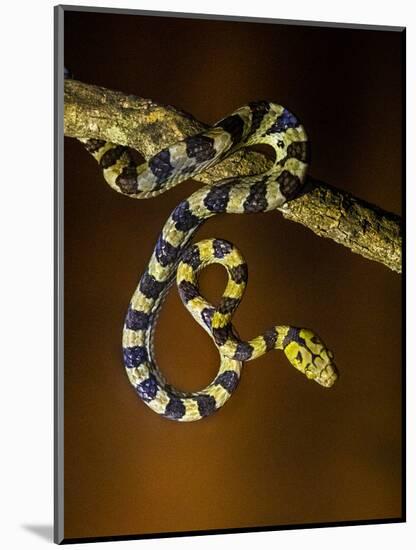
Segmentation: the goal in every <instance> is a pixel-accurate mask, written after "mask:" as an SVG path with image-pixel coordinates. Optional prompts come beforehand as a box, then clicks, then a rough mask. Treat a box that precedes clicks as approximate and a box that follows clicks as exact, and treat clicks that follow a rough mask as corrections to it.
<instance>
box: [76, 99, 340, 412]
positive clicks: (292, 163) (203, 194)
mask: <svg viewBox="0 0 416 550" xmlns="http://www.w3.org/2000/svg"><path fill="white" fill-rule="evenodd" d="M81 141H83V143H84V144H85V146H86V148H87V150H88V151H89V152H90V153H91V154H92V155H93V156H94V158H95V159H96V160H97V161H98V163H99V165H100V166H101V167H102V169H103V172H104V177H105V179H106V181H107V182H108V184H109V185H110V186H111V187H113V188H114V189H115V190H116V191H118V192H120V193H123V194H125V195H128V196H130V197H133V198H149V197H153V196H156V195H158V194H159V193H162V192H164V191H166V190H167V189H169V188H170V187H172V186H174V185H176V184H178V183H180V182H181V181H183V180H185V179H188V178H189V177H192V176H193V175H195V174H198V173H200V172H202V171H203V170H206V169H207V168H209V167H210V166H213V165H214V164H216V163H218V162H220V161H221V160H222V159H224V158H225V157H226V156H228V155H230V154H231V153H233V152H234V151H236V150H237V149H239V148H241V147H245V146H250V145H255V144H267V145H270V146H272V147H273V149H274V151H275V160H274V164H273V166H272V168H271V169H270V170H268V171H267V172H266V173H263V174H261V175H257V176H247V177H235V178H227V179H225V180H222V181H219V182H216V183H215V184H214V185H209V186H204V187H202V188H200V189H199V190H198V191H196V192H195V193H193V194H192V195H191V196H190V197H189V198H188V199H186V200H184V201H182V202H181V203H180V204H179V205H178V206H177V207H176V208H175V209H174V211H173V212H172V213H171V215H170V216H169V218H168V220H167V222H166V223H165V226H164V227H163V230H162V232H161V234H160V236H159V238H158V240H157V242H156V246H155V248H154V251H153V254H152V256H151V258H150V261H149V264H148V266H147V269H146V271H145V272H144V273H143V275H142V277H141V279H140V282H139V284H138V286H137V288H136V291H135V292H134V294H133V297H132V299H131V302H130V305H129V308H128V312H127V315H126V319H125V324H124V329H123V355H124V364H125V368H126V371H127V375H128V377H129V380H130V382H131V384H132V385H133V387H134V388H135V390H136V392H137V393H138V395H139V396H140V398H141V399H142V400H143V401H144V402H145V403H146V404H147V405H148V406H149V407H150V408H151V409H152V410H153V411H155V412H156V413H158V414H160V415H163V416H164V417H166V418H169V419H172V420H178V421H193V420H199V419H201V418H203V417H206V416H208V415H210V414H212V413H213V412H215V411H216V410H218V409H219V408H220V407H222V406H223V405H224V403H225V402H226V401H227V400H228V399H229V398H230V396H231V395H232V393H233V391H234V390H235V388H236V386H237V384H238V381H239V378H240V373H241V367H242V363H243V362H244V361H250V360H252V359H255V358H257V357H259V356H261V355H263V354H264V353H266V352H268V351H270V350H273V349H278V350H283V351H284V353H285V354H286V356H287V358H288V359H289V361H290V362H291V363H292V365H294V366H295V367H296V368H297V369H298V370H300V371H301V372H302V373H304V374H305V375H306V376H307V377H308V378H310V379H312V380H315V381H316V382H318V383H319V384H321V385H322V386H325V387H330V386H332V385H333V383H334V382H335V380H336V378H337V372H336V368H335V365H334V364H333V355H332V353H331V352H330V351H329V350H328V349H327V348H326V346H325V345H324V344H323V343H322V341H321V340H320V339H319V338H318V336H317V335H316V334H314V333H313V332H312V331H310V330H307V329H303V328H296V327H291V326H285V325H282V326H275V327H273V328H271V329H269V330H267V331H266V332H264V333H263V334H262V335H261V336H258V337H257V338H254V339H253V340H250V341H248V342H244V341H241V340H240V339H239V337H238V335H237V333H236V331H235V330H234V328H233V326H232V324H231V319H232V316H233V314H234V312H235V310H236V308H237V306H238V304H239V302H240V300H241V298H242V295H243V292H244V289H245V286H246V283H247V265H246V263H245V261H244V259H243V257H242V256H241V253H240V252H239V251H238V250H237V249H236V248H235V247H234V246H233V245H232V244H231V243H229V242H227V241H224V240H221V239H209V240H204V241H201V242H199V243H197V244H194V245H192V246H191V245H189V241H190V239H191V237H192V236H193V234H194V233H195V231H196V230H197V229H198V227H199V226H200V225H201V224H202V223H203V222H204V221H205V220H206V219H208V218H210V217H212V216H215V215H217V214H222V213H232V214H251V213H258V212H267V211H270V210H273V209H276V208H278V207H280V206H282V205H283V204H284V203H285V202H286V201H288V200H290V199H292V198H293V197H295V196H296V195H297V194H298V193H299V190H300V189H301V187H302V184H303V181H304V178H305V173H306V168H307V161H308V140H307V136H306V133H305V130H304V128H303V126H302V125H301V124H300V123H299V121H298V120H297V118H296V117H295V116H294V115H293V114H292V113H290V112H289V111H288V110H287V109H285V108H284V107H282V106H281V105H278V104H275V103H270V102H267V101H260V102H253V103H250V104H248V105H245V106H244V107H241V108H240V109H238V110H236V111H235V112H233V113H232V114H231V115H229V116H227V117H226V118H223V119H222V120H220V121H219V122H217V123H216V124H215V125H214V126H212V127H211V128H209V129H208V130H206V131H204V132H202V133H200V134H197V135H194V136H191V137H188V138H186V139H184V140H182V141H179V142H177V143H174V144H173V145H171V146H170V147H167V148H165V149H163V150H162V151H160V152H159V153H157V154H156V155H154V156H153V157H152V158H151V159H150V160H149V161H148V162H143V163H140V164H139V163H138V161H137V160H136V157H135V156H134V155H133V154H132V152H131V150H130V149H129V148H127V147H124V146H122V145H116V144H113V143H108V142H105V141H101V140H97V139H88V140H81ZM214 262H216V263H220V264H222V265H223V266H224V267H225V269H226V270H227V273H228V284H227V286H226V289H225V291H224V294H223V296H222V299H221V301H220V303H219V305H218V306H214V305H212V304H210V303H209V302H207V301H206V300H205V299H204V298H203V297H202V296H201V295H200V293H199V289H198V281H197V274H198V271H200V270H201V269H202V268H203V267H205V266H206V265H208V264H210V263H214ZM175 275H176V279H177V285H178V289H179V294H180V297H181V299H182V301H183V303H184V304H185V306H186V307H187V309H188V310H189V311H190V313H191V314H192V316H193V317H194V319H195V320H196V321H197V322H198V323H199V324H200V325H201V326H202V327H203V328H204V329H205V330H206V331H207V332H208V334H209V335H210V336H211V338H212V339H213V341H214V343H215V345H216V346H217V348H218V351H219V354H220V359H221V365H220V369H219V372H218V374H217V376H216V377H215V379H214V381H213V382H212V383H211V384H209V385H208V386H207V387H206V388H204V389H203V390H201V391H197V392H182V391H179V390H177V389H176V388H174V387H172V386H171V385H170V384H168V383H167V381H166V380H165V378H164V376H163V374H162V373H161V371H160V369H159V368H158V366H157V363H156V360H155V356H154V349H153V333H154V330H155V326H156V321H157V316H158V311H159V310H160V307H161V305H162V302H163V299H164V297H165V295H166V293H167V291H168V289H169V287H170V286H171V284H172V282H173V281H174V279H175ZM195 359H196V360H197V358H195Z"/></svg>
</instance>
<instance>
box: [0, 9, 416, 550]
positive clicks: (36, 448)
mask: <svg viewBox="0 0 416 550" xmlns="http://www.w3.org/2000/svg"><path fill="white" fill-rule="evenodd" d="M54 4H55V3H54V2H52V1H50V0H37V2H19V3H12V2H8V3H3V5H2V16H1V20H0V25H1V28H0V40H1V51H2V65H1V73H2V78H1V81H2V84H1V91H2V94H1V103H0V104H1V106H2V115H1V118H0V120H1V136H2V155H1V158H2V170H1V199H0V209H1V210H0V231H1V235H2V247H1V250H2V253H1V264H0V265H1V266H2V267H1V284H0V293H1V295H0V304H1V335H2V339H1V341H2V344H1V348H0V349H1V357H0V368H1V371H0V372H1V378H0V380H1V387H2V390H3V391H2V398H1V399H0V418H1V422H2V439H1V447H2V452H1V453H0V456H1V466H0V475H1V485H0V487H1V493H0V494H1V505H2V509H1V511H0V512H1V514H0V517H1V518H2V525H3V528H2V532H1V535H0V536H1V542H2V546H3V547H5V548H7V549H10V550H13V549H14V548H19V549H20V548H24V549H32V548H34V549H36V548H43V547H45V545H47V544H50V541H47V540H45V538H43V536H39V535H37V534H35V533H34V532H33V529H28V528H27V527H25V526H48V525H51V524H52V518H53V504H52V493H53V485H52V472H53V467H52V457H53V448H52V416H53V401H52V389H53V383H52V380H53V378H52V372H53V367H52V364H53V355H52V334H53V292H52V289H53V271H52V268H53V259H52V257H53V198H52V189H53V162H52V160H53V131H52V129H53V125H52V118H53V9H52V7H53V5H54ZM65 4H66V2H65ZM68 4H72V5H83V4H84V5H85V4H87V5H90V6H100V7H119V8H130V9H147V10H160V11H169V10H170V11H176V12H188V13H206V12H207V10H209V12H210V13H215V14H220V15H237V16H251V17H266V18H277V19H300V20H313V21H331V22H345V23H365V24H379V25H386V24H387V25H397V26H406V27H407V49H408V60H407V65H408V67H409V71H408V77H407V82H408V92H407V94H408V98H411V97H413V98H414V97H416V89H415V72H414V71H412V72H411V70H410V69H411V68H412V66H415V57H414V52H415V38H414V34H415V30H416V18H415V16H414V15H413V14H412V2H411V1H409V2H406V1H401V0H395V2H391V0H390V1H380V0H379V1H378V2H375V1H373V0H367V1H366V0H360V1H357V0H344V1H342V2H341V1H338V2H330V1H323V0H313V1H312V2H311V1H308V0H296V1H295V2H288V1H285V2H272V1H270V0H256V1H255V2H244V1H242V0H240V1H237V0H234V1H230V0H221V1H220V0H210V2H209V3H207V2H203V1H201V0H192V2H191V1H189V0H188V1H184V0H175V2H168V1H159V0H152V2H146V1H142V2H137V1H128V0H124V1H118V0H111V1H105V0H102V1H100V2H96V1H94V0H90V1H89V2H88V1H86V2H68ZM87 39H88V38H87V37H85V40H87ZM414 105H415V102H410V103H409V105H408V115H407V119H408V121H416V116H415V115H416V113H415V107H414ZM386 108H388V106H386ZM5 121H6V126H5V124H4V122H5ZM408 126H409V130H408V151H409V154H408V158H409V161H411V160H412V159H411V155H410V151H413V152H414V151H415V150H416V144H415V140H414V138H413V134H412V132H411V131H410V122H409V123H408ZM4 151H7V153H6V154H5V153H4ZM413 157H414V155H413ZM6 159H7V160H6ZM415 176H416V174H415V168H414V162H412V163H410V162H409V167H408V176H407V177H408V197H407V201H408V202H407V208H408V211H409V212H411V211H412V209H413V207H414V198H415V192H414V190H413V189H412V187H413V188H414V186H412V182H414V181H416V178H415ZM5 195H6V196H5ZM409 218H410V221H411V222H412V217H411V216H409ZM407 237H408V243H409V244H408V252H409V257H408V273H407V281H408V282H409V281H414V280H416V277H415V275H416V273H415V261H414V259H415V258H414V255H413V254H410V251H411V250H412V248H413V249H415V244H416V243H415V239H414V237H415V226H414V224H413V223H412V224H411V225H409V228H408V235H407ZM407 286H408V311H409V315H408V334H409V341H410V342H411V339H410V330H411V329H412V328H413V327H414V326H415V317H414V315H415V314H414V313H413V312H414V311H415V307H414V306H415V293H414V292H413V291H412V288H411V285H410V284H409V283H408V285H407ZM415 378H416V375H415V369H414V368H413V365H412V357H411V356H410V357H409V365H408V381H407V388H408V390H407V393H408V523H407V524H393V525H376V526H365V527H364V526H357V527H343V528H329V529H312V530H299V531H278V532H270V533H244V534H238V535H215V536H209V537H189V538H182V539H166V540H150V541H145V540H143V541H140V542H138V541H128V542H127V541H126V542H114V543H113V542H106V543H105V545H106V546H105V547H106V548H112V547H115V546H116V545H118V546H119V547H123V546H122V545H124V547H127V546H128V545H130V547H133V545H138V544H140V545H141V547H145V548H150V547H152V548H161V547H162V546H163V545H164V546H165V547H169V548H171V549H176V548H178V549H179V548H183V546H184V545H188V547H189V545H191V546H195V545H197V546H198V548H201V550H204V549H205V548H207V549H208V548H213V547H214V545H215V546H216V547H218V550H221V549H225V548H228V547H229V546H234V545H235V546H237V545H241V544H244V543H247V544H249V545H253V544H255V545H259V546H264V547H269V546H272V545H275V544H278V545H280V546H282V547H286V546H290V548H295V549H296V548H304V547H305V546H307V547H308V548H312V549H314V548H320V549H322V550H324V549H326V548H328V549H329V548H331V549H332V548H333V547H336V548H339V549H343V548H348V549H349V550H350V549H351V547H352V546H353V545H354V546H356V547H358V548H361V547H365V546H369V545H370V544H371V545H375V546H377V549H378V550H381V549H384V548H386V549H389V550H391V548H395V547H400V548H410V547H412V546H413V545H414V543H413V544H412V543H411V542H410V541H411V540H412V538H413V539H416V514H415V511H416V506H415V502H416V500H415V497H416V494H415V487H416V479H415V474H414V471H415V470H414V466H413V465H414V464H416V453H415V433H414V432H415V430H414V422H413V421H412V419H413V418H415V416H416V415H415V405H414V400H413V399H412V394H411V389H412V388H415V387H416V384H415ZM3 424H4V427H3ZM38 531H39V529H38ZM40 531H41V532H43V533H45V532H46V531H47V529H43V530H42V529H40ZM90 546H91V545H89V544H83V545H73V547H74V548H78V547H80V548H85V549H86V548H88V547H90ZM93 548H97V546H94V547H93Z"/></svg>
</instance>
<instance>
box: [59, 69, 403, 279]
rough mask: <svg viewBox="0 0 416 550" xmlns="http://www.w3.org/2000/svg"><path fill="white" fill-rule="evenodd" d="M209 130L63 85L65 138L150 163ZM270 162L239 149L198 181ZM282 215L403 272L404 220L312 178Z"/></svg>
mask: <svg viewBox="0 0 416 550" xmlns="http://www.w3.org/2000/svg"><path fill="white" fill-rule="evenodd" d="M205 128H207V126H206V125H205V124H202V123H201V122H198V121H197V120H195V119H194V118H193V117H192V116H190V115H189V114H187V113H184V112H182V111H179V110H178V109H175V108H174V107H172V106H170V105H167V106H164V105H159V104H157V103H154V102H153V101H151V100H149V99H143V98H140V97H136V96H132V95H126V94H123V93H121V92H116V91H112V90H107V89H105V88H101V87H98V86H92V85H88V84H84V83H82V82H78V81H76V80H66V81H65V116H64V131H65V135H66V136H69V137H74V138H97V139H103V140H106V141H111V142H114V143H119V144H121V145H128V146H130V147H132V148H134V149H137V150H138V151H139V152H140V153H141V154H142V155H143V157H144V158H145V159H149V158H150V157H152V156H153V155H154V154H155V153H157V152H158V151H160V149H162V148H163V147H166V146H168V145H170V144H171V143H173V142H175V141H177V140H181V139H184V138H185V137H187V136H189V135H192V134H196V133H198V132H200V131H202V130H204V129H205ZM269 166H270V160H268V159H267V157H266V156H265V155H264V154H262V153H260V152H256V151H249V150H244V149H243V150H240V151H237V152H236V153H234V154H233V155H232V156H230V157H228V158H227V159H225V160H224V161H222V162H221V163H220V164H218V165H217V166H214V167H213V168H211V169H209V170H207V171H206V172H204V173H202V174H199V175H197V176H195V177H194V179H195V180H196V181H199V182H201V183H204V184H212V183H214V182H215V181H218V180H220V179H223V178H226V177H230V176H245V175H248V174H258V173H261V172H264V171H265V170H267V168H268V167H269ZM280 211H281V212H282V214H283V216H284V217H285V218H287V219H289V220H292V221H295V222H298V223H301V224H303V225H304V226H306V227H308V228H309V229H311V230H312V231H314V232H315V233H316V234H317V235H319V236H321V237H327V238H330V239H332V240H334V241H335V242H337V243H339V244H342V245H344V246H346V247H348V248H350V249H351V251H352V252H355V253H357V254H360V255H361V256H364V257H365V258H367V259H369V260H373V261H376V262H380V263H382V264H384V265H385V266H386V267H388V268H389V269H391V270H393V271H396V272H398V273H401V269H402V268H401V263H402V259H401V257H402V231H401V218H400V217H399V216H397V215H395V214H391V213H389V212H386V211H384V210H381V209H380V208H378V207H377V206H374V205H372V204H369V203H367V202H365V201H363V200H361V199H358V198H356V197H353V196H352V195H351V194H349V193H346V192H345V191H342V190H341V189H336V188H335V187H332V186H331V185H328V184H326V183H323V182H319V181H317V180H314V179H313V178H311V177H309V178H308V180H307V182H306V185H305V187H304V191H303V193H302V195H301V196H299V197H297V198H296V199H294V200H292V201H290V202H288V203H286V205H284V206H283V207H282V208H281V209H280Z"/></svg>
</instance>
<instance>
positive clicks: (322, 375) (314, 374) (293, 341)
mask: <svg viewBox="0 0 416 550" xmlns="http://www.w3.org/2000/svg"><path fill="white" fill-rule="evenodd" d="M283 349H284V352H285V354H286V357H287V358H288V359H289V361H290V362H291V363H292V365H293V366H294V367H295V368H297V369H298V370H300V372H302V373H303V374H304V375H305V376H306V377H307V378H309V380H315V382H318V384H320V385H321V386H324V387H325V388H330V387H331V386H332V385H333V384H334V383H335V381H336V380H337V378H338V372H337V369H336V367H335V364H334V362H333V358H334V355H333V353H332V351H330V350H329V349H328V348H327V347H326V346H325V344H324V343H323V342H322V340H321V339H320V338H319V337H318V336H317V335H316V334H315V333H314V332H312V331H311V330H308V329H304V328H301V329H298V328H294V327H290V329H289V331H288V334H287V335H286V337H285V339H284V342H283Z"/></svg>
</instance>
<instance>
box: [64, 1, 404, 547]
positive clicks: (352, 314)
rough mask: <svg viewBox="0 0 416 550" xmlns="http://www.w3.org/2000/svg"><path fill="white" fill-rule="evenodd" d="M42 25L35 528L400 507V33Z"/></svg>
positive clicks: (387, 512)
mask: <svg viewBox="0 0 416 550" xmlns="http://www.w3.org/2000/svg"><path fill="white" fill-rule="evenodd" d="M80 37H88V39H80ZM55 38H56V42H55V51H56V57H55V69H56V92H55V100H56V104H55V113H56V124H55V127H56V140H55V141H56V159H55V167H56V188H55V199H56V200H55V220H56V224H55V226H56V248H55V252H56V269H55V283H56V285H55V290H56V292H55V302H56V315H55V326H56V338H55V358H56V361H55V364H56V371H55V541H56V542H57V543H62V542H64V543H69V542H91V541H101V540H103V541H104V540H121V539H133V538H144V537H162V536H163V537H165V536H179V535H195V534H199V535H203V534H207V533H209V534H212V533H230V532H242V531H262V530H277V529H287V528H294V527H296V528H302V527H315V526H316V527H322V526H335V525H351V524H362V523H386V522H399V521H404V519H405V509H404V503H405V494H404V487H405V485H404V473H405V472H404V452H403V445H404V431H403V426H404V424H403V411H404V403H403V399H404V397H403V396H404V381H405V379H404V366H403V363H402V350H403V335H402V323H401V319H402V314H403V308H404V305H403V300H402V295H403V292H404V288H403V286H402V275H401V273H402V220H401V213H402V212H401V210H402V196H403V189H404V170H403V157H404V153H403V151H404V143H403V141H404V140H403V138H404V128H405V126H404V124H405V123H404V90H405V83H404V72H405V30H404V29H403V28H398V27H376V26H374V27H373V26H363V25H361V26H360V25H342V24H335V23H331V24H329V23H328V24H325V23H314V22H296V21H283V20H268V19H247V18H239V17H220V16H213V15H198V16H196V15H192V14H185V13H162V12H144V11H133V10H120V9H117V10H116V9H108V8H107V9H104V8H102V9H101V8H83V7H79V6H58V7H56V8H55ZM374 528H375V529H376V527H374Z"/></svg>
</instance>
